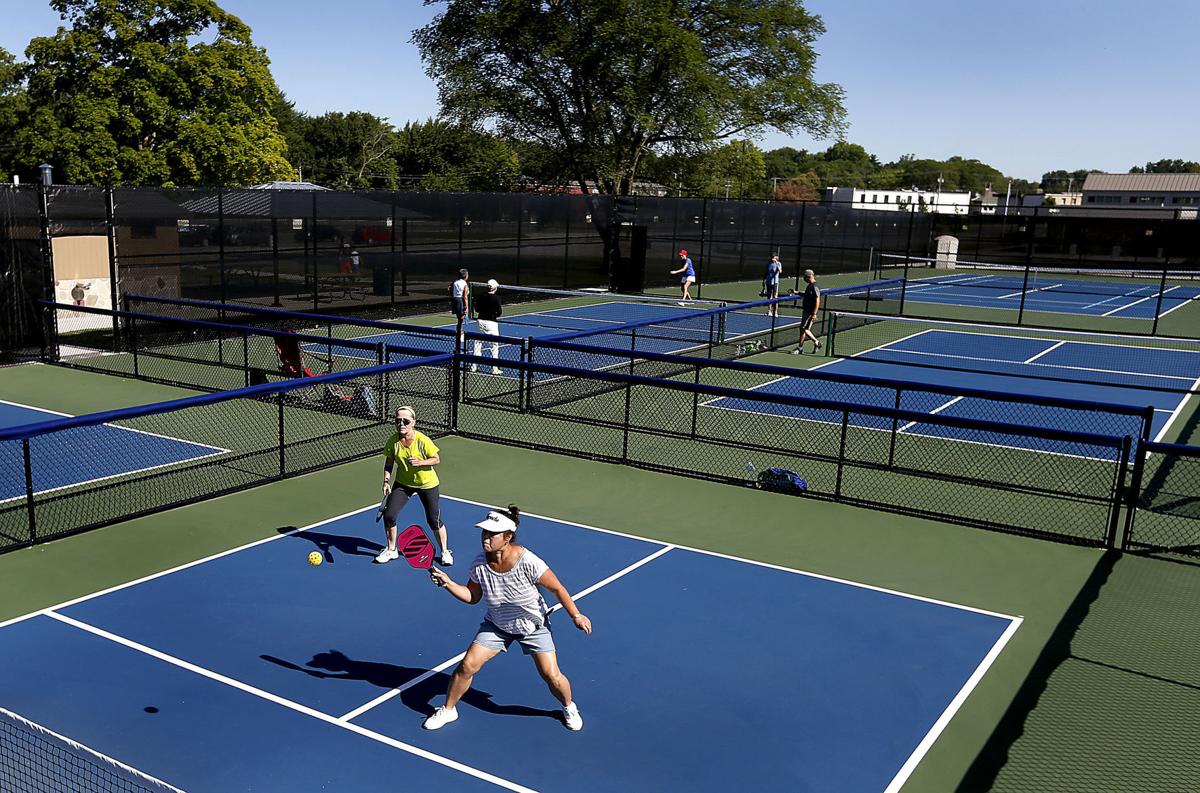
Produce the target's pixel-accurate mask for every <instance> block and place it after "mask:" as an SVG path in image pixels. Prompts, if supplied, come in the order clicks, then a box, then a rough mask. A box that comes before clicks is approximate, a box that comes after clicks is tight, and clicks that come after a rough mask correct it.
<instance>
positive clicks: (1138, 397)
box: [704, 329, 1200, 456]
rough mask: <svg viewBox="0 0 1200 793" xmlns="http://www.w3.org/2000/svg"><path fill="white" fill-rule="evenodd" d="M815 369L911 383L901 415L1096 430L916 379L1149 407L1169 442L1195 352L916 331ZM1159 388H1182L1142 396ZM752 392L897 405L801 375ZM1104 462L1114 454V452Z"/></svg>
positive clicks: (907, 429)
mask: <svg viewBox="0 0 1200 793" xmlns="http://www.w3.org/2000/svg"><path fill="white" fill-rule="evenodd" d="M918 367H920V368H918ZM926 367H928V368H926ZM937 367H946V368H937ZM814 368H816V369H821V370H822V371H826V372H833V373H838V374H849V375H858V376H864V377H878V378H884V379H890V380H905V381H909V382H912V383H913V389H914V390H913V391H912V392H909V393H907V394H904V395H903V397H902V400H901V404H900V407H901V408H902V409H904V410H911V411H915V412H919V413H936V414H939V415H942V416H953V417H967V418H973V419H980V420H983V421H995V422H1001V423H1006V424H1017V425H1020V426H1032V427H1040V428H1047V429H1058V430H1068V431H1073V432H1097V431H1098V430H1097V429H1096V427H1094V426H1088V425H1083V426H1081V424H1080V422H1081V416H1080V414H1079V413H1078V412H1075V411H1073V410H1070V409H1068V408H1060V407H1050V406H1040V405H1029V404H1022V403H1003V402H993V401H988V400H984V399H978V398H974V397H968V398H958V397H950V396H946V395H942V394H934V393H930V392H922V391H920V390H919V389H920V386H921V384H922V383H926V384H929V385H937V386H946V387H949V388H955V387H957V388H972V389H981V390H987V391H998V392H1003V393H1008V394H1018V395H1031V396H1046V397H1057V398H1063V399H1079V400H1085V401H1089V402H1106V403H1109V404H1116V405H1127V406H1130V407H1134V408H1144V407H1146V406H1148V405H1149V406H1153V408H1154V420H1153V423H1152V426H1151V430H1150V437H1151V438H1153V439H1156V440H1157V439H1160V438H1162V437H1164V436H1165V434H1166V432H1167V430H1168V429H1169V427H1170V425H1171V423H1172V422H1173V421H1174V420H1175V418H1176V417H1177V416H1178V415H1179V413H1180V411H1181V410H1182V408H1183V405H1184V403H1185V402H1186V401H1187V400H1188V397H1189V394H1188V393H1187V392H1188V391H1189V390H1195V389H1196V387H1197V386H1200V350H1172V349H1149V348H1142V347H1136V346H1124V345H1119V344H1111V343H1107V342H1105V343H1093V342H1083V341H1062V340H1058V339H1044V338H1035V337H1030V336H1021V337H1015V336H1008V335H1002V334H992V333H987V332H966V331H957V330H942V329H933V330H926V331H922V332H919V333H915V334H913V335H911V336H906V337H905V338H902V339H899V340H897V341H894V342H891V343H889V344H885V345H882V346H880V347H876V348H874V349H871V350H867V351H865V352H862V353H859V354H858V355H856V356H854V357H852V358H838V359H834V360H833V361H831V362H829V363H826V364H822V365H820V366H819V367H814ZM1080 381H1086V382H1080ZM1155 388H1159V389H1161V388H1173V389H1178V390H1177V391H1163V390H1147V389H1155ZM752 390H755V391H760V392H763V393H769V394H786V395H788V396H797V397H808V398H812V399H826V400H833V401H842V402H851V403H854V404H866V405H874V406H877V407H889V408H890V407H894V406H895V391H894V390H893V389H891V388H882V387H875V386H865V385H856V384H842V383H820V382H814V381H813V380H811V379H808V378H801V377H784V378H780V379H778V380H775V381H772V382H770V383H766V384H764V385H761V386H758V387H757V388H754V389H752ZM704 404H705V405H706V406H708V407H714V408H723V409H728V410H741V411H748V412H770V413H776V414H780V415H788V416H792V417H795V418H797V419H803V420H809V421H819V422H829V423H835V424H840V423H841V413H840V412H835V411H828V410H800V411H797V410H796V409H795V408H792V407H789V406H785V405H773V404H769V403H761V402H754V401H752V400H746V399H732V398H720V399H715V400H711V401H709V402H706V403H704ZM851 421H852V422H853V423H854V424H855V425H856V426H868V427H873V428H876V429H880V430H887V431H890V430H891V421H890V420H889V419H884V418H881V417H874V416H866V415H861V414H859V415H852V416H851ZM899 431H900V432H903V433H904V434H906V435H926V436H931V437H954V436H956V435H957V436H961V435H962V432H961V431H956V430H954V429H952V428H947V427H943V426H939V425H934V424H921V423H912V424H908V425H902V426H901V427H900V428H899ZM1103 434H1107V432H1105V433H1103ZM1121 434H1131V435H1133V436H1135V437H1136V436H1137V435H1138V424H1137V421H1136V419H1133V418H1131V419H1130V421H1129V423H1128V426H1127V427H1125V428H1124V431H1123V432H1122V433H1121ZM1022 440H1023V439H1020V438H1015V437H1013V436H1009V435H1001V434H999V433H991V434H990V433H975V434H974V435H972V436H971V441H972V442H976V443H990V444H993V445H1013V444H1014V443H1015V444H1017V445H1026V446H1028V445H1031V444H1029V443H1025V444H1022ZM1035 443H1036V445H1037V448H1038V449H1042V450H1046V451H1059V452H1061V453H1073V454H1084V455H1087V454H1088V452H1087V450H1086V449H1082V450H1081V449H1080V447H1079V445H1078V444H1067V443H1066V442H1061V443H1060V442H1048V441H1035ZM1104 456H1111V453H1109V454H1106V455H1104Z"/></svg>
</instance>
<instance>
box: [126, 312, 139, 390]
mask: <svg viewBox="0 0 1200 793" xmlns="http://www.w3.org/2000/svg"><path fill="white" fill-rule="evenodd" d="M129 340H130V342H132V344H133V376H134V377H138V376H140V375H141V372H140V371H139V365H138V318H137V317H130V318H129Z"/></svg>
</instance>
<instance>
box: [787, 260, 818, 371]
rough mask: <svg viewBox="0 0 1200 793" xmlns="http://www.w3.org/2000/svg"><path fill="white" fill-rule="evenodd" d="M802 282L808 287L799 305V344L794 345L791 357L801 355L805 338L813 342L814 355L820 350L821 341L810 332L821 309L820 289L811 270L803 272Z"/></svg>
mask: <svg viewBox="0 0 1200 793" xmlns="http://www.w3.org/2000/svg"><path fill="white" fill-rule="evenodd" d="M804 282H805V283H806V284H808V286H807V287H805V289H804V297H803V299H802V301H801V305H800V308H801V317H800V343H799V344H797V345H796V349H794V350H792V355H801V354H803V352H804V340H805V339H806V338H807V339H812V340H813V352H814V353H815V352H817V351H818V350H820V349H821V340H820V339H818V338H817V337H816V336H814V335H813V332H812V326H813V320H815V319H816V318H817V311H819V310H820V308H821V287H819V286H817V276H816V274H815V273H813V271H812V270H805V271H804Z"/></svg>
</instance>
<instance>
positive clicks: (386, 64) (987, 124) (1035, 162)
mask: <svg viewBox="0 0 1200 793" xmlns="http://www.w3.org/2000/svg"><path fill="white" fill-rule="evenodd" d="M218 1H219V2H220V4H221V6H222V7H224V8H226V9H227V10H229V11H231V12H232V13H234V14H237V15H238V16H240V17H241V18H242V19H243V20H244V21H245V22H246V23H247V24H249V25H250V27H251V29H252V30H253V31H254V39H255V42H256V43H257V44H258V45H259V46H262V47H265V48H266V50H267V53H268V55H269V56H270V58H271V62H272V69H273V71H274V74H275V79H276V81H277V82H278V83H279V84H280V85H281V86H282V87H283V89H284V91H286V92H287V94H288V96H289V97H290V98H291V99H293V100H294V101H295V102H296V105H297V107H298V108H300V109H301V110H303V111H305V112H308V113H314V114H320V113H324V112H326V111H330V110H341V111H349V110H365V111H368V112H371V113H375V114H377V115H380V116H385V117H387V118H388V119H390V120H391V121H392V123H394V124H397V125H400V124H403V123H404V122H405V121H411V120H423V119H426V118H429V117H431V116H435V115H436V114H437V112H438V107H437V91H436V89H435V88H434V86H433V84H432V83H431V82H430V80H429V79H428V78H427V77H426V76H425V74H424V71H423V69H422V67H421V62H420V59H419V57H418V56H417V53H416V49H415V48H414V47H413V46H412V44H410V43H409V36H410V34H411V31H412V30H413V29H414V28H415V27H419V26H420V25H423V24H424V23H426V22H427V21H428V20H429V19H431V18H432V16H433V14H434V13H435V12H436V10H437V8H438V7H437V6H435V7H432V8H430V7H426V6H424V5H423V4H422V3H421V2H419V0H394V1H393V2H382V1H381V0H370V1H368V0H338V2H335V3H330V2H328V0H325V1H324V2H314V1H313V0H286V2H285V0H218ZM805 6H806V8H808V9H809V10H810V11H812V12H815V13H817V14H820V15H821V17H822V18H823V19H824V21H825V25H826V28H827V29H828V31H827V33H826V34H825V35H824V36H822V37H821V38H820V40H819V41H818V42H817V49H818V51H819V53H820V59H819V60H818V66H817V78H818V79H819V80H821V81H824V82H835V83H839V84H841V85H842V87H843V88H845V90H846V108H847V111H848V115H849V122H850V129H849V132H848V134H847V139H848V140H850V141H852V142H854V143H859V144H861V145H863V146H865V147H866V149H867V150H868V151H869V152H871V153H873V154H875V155H876V156H878V157H879V158H880V159H881V160H883V161H890V160H895V159H896V158H898V157H899V156H901V155H902V154H906V153H912V154H915V155H917V156H918V157H930V158H935V159H944V158H947V157H950V156H952V155H955V154H957V155H961V156H963V157H967V158H974V159H978V160H982V161H983V162H986V163H988V164H990V165H993V166H995V167H996V168H999V169H1000V170H1001V171H1003V172H1004V173H1006V174H1008V175H1010V176H1016V177H1021V178H1025V179H1038V178H1040V176H1041V174H1042V173H1044V172H1045V171H1048V170H1052V169H1058V168H1062V169H1067V170H1075V169H1077V168H1097V169H1101V170H1107V171H1114V172H1124V171H1127V170H1128V169H1129V168H1130V167H1131V166H1133V165H1140V164H1142V163H1145V162H1147V161H1152V160H1158V159H1162V158H1166V157H1172V158H1176V157H1177V158H1182V159H1189V160H1200V150H1198V149H1200V146H1197V143H1196V141H1197V130H1198V129H1200V102H1198V101H1197V92H1196V89H1195V83H1196V75H1197V74H1198V73H1200V71H1198V69H1197V67H1198V65H1200V57H1198V56H1197V54H1196V53H1197V49H1196V40H1195V37H1196V33H1197V31H1198V30H1200V3H1197V2H1195V0H1153V2H1149V3H1140V4H1136V5H1135V4H1131V3H1128V2H1116V0H1087V1H1086V2H1085V0H1040V1H1038V0H1003V1H1002V2H976V1H975V0H912V2H907V3H896V2H887V1H886V0H809V2H806V3H805ZM0 19H3V20H4V25H3V26H2V27H0V47H4V48H5V49H8V50H9V51H10V52H13V53H16V54H18V55H19V54H20V53H21V52H23V51H24V49H25V45H26V44H27V43H28V41H29V39H30V38H31V37H32V36H35V35H47V34H50V33H52V32H53V30H54V29H55V27H56V26H57V25H58V17H57V15H56V14H55V13H54V12H53V11H51V10H50V8H49V5H48V4H47V3H46V2H44V0H0ZM830 142H831V141H814V140H811V139H809V138H807V137H799V138H795V139H788V138H786V137H784V136H782V135H780V134H778V133H770V132H769V133H767V134H766V135H764V136H763V137H762V138H761V139H760V140H759V145H761V146H763V147H764V148H776V147H778V146H784V145H791V146H795V147H796V148H807V149H809V150H813V149H816V150H820V149H824V148H826V147H827V146H828V145H829V143H830Z"/></svg>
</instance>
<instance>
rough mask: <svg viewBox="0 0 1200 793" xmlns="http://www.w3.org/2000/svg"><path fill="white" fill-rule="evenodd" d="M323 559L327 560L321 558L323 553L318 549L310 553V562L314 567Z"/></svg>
mask: <svg viewBox="0 0 1200 793" xmlns="http://www.w3.org/2000/svg"><path fill="white" fill-rule="evenodd" d="M323 561H325V560H324V559H322V558H321V554H320V553H318V552H317V551H313V552H312V553H310V554H309V555H308V563H309V564H311V565H312V566H313V567H316V566H317V565H319V564H320V563H321V562H323Z"/></svg>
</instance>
